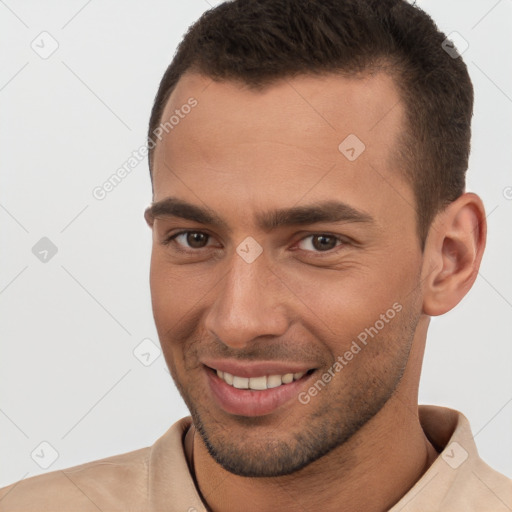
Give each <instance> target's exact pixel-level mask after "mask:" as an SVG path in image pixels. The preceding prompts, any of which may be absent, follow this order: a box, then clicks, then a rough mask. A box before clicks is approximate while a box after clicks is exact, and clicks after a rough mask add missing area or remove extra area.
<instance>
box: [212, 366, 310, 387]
mask: <svg viewBox="0 0 512 512" xmlns="http://www.w3.org/2000/svg"><path fill="white" fill-rule="evenodd" d="M305 373H306V372H297V373H286V374H284V375H268V376H267V375H262V376H260V377H251V378H247V377H238V376H237V375H232V374H231V373H228V372H223V371H221V370H217V375H218V376H219V378H221V379H222V380H223V381H224V382H226V383H227V384H229V385H230V386H233V387H235V388H237V389H253V390H255V391H262V390H265V389H271V388H277V387H278V386H281V385H282V384H289V383H290V382H293V381H294V380H299V379H301V378H302V377H303V376H304V375H305Z"/></svg>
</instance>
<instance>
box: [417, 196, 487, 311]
mask: <svg viewBox="0 0 512 512" xmlns="http://www.w3.org/2000/svg"><path fill="white" fill-rule="evenodd" d="M486 236H487V222H486V218H485V209H484V206H483V203H482V200H481V199H480V198H479V197H478V196H477V195H476V194H473V193H464V194H462V195H461V196H460V197H459V198H457V199H456V200H455V201H453V202H452V203H450V204H449V205H448V206H447V207H446V208H445V209H444V210H442V211H441V212H439V213H438V214H437V215H436V217H435V218H434V220H433V222H432V225H431V227H430V229H429V233H428V237H427V240H426V243H425V250H424V259H423V268H422V282H423V313H425V314H426V315H430V316H437V315H442V314H444V313H446V312H448V311H450V310H451V309H452V308H454V307H455V306H456V305H457V304H458V303H459V302H460V301H461V300H462V299H463V297H464V296H465V295H466V294H467V293H468V291H469V290H470V288H471V286H473V283H474V282H475V279H476V277H477V275H478V269H479V268H480V262H481V261H482V255H483V252H484V249H485V240H486Z"/></svg>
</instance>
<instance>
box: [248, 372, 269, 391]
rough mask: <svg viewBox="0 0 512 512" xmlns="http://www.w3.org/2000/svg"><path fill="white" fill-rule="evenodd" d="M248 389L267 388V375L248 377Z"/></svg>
mask: <svg viewBox="0 0 512 512" xmlns="http://www.w3.org/2000/svg"><path fill="white" fill-rule="evenodd" d="M249 389H258V390H261V389H267V377H265V375H263V377H251V378H250V379H249Z"/></svg>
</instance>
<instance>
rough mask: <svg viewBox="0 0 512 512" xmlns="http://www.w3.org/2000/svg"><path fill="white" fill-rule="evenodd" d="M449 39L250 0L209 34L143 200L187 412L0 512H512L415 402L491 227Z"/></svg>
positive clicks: (163, 123) (177, 79)
mask: <svg viewBox="0 0 512 512" xmlns="http://www.w3.org/2000/svg"><path fill="white" fill-rule="evenodd" d="M445 39H446V37H445V35H444V34H442V33H440V32H438V31H437V29H436V27H435V25H434V24H433V22H432V20H431V19H430V18H429V17H428V16H427V15H426V14H425V13H424V12H422V11H421V10H420V9H418V8H417V7H413V6H411V5H409V4H408V3H406V2H405V1H392V0H386V1H383V0H379V1H377V0H358V1H355V0H323V1H320V0H309V1H307V0H237V1H235V2H228V3H225V4H221V5H220V6H218V7H217V8H216V9H213V10H211V11H208V12H207V13H205V14H204V15H203V16H202V17H201V19H200V20H199V21H198V22H197V23H196V24H194V25H193V27H192V28H191V29H190V30H189V32H188V33H187V35H186V36H185V39H184V40H183V42H182V43H181V45H180V47H179V49H178V52H177V54H176V56H175V58H174V60H173V62H172V63H171V65H170V66H169V68H168V70H167V72H166V73H165V75H164V77H163V79H162V82H161V84H160V88H159V90H158V93H157V96H156V99H155V103H154V107H153V111H152V114H151V119H150V126H149V143H148V147H149V148H150V154H149V164H150V170H151V178H152V183H153V203H152V205H151V206H150V207H149V208H148V209H147V210H146V212H145V217H146V220H147V222H148V224H149V225H150V227H151V228H152V230H153V242H154V244H153V252H152V261H151V292H152V303H153V312H154V318H155V323H156V327H157V330H158V334H159V338H160V342H161V345H162V349H163V352H164V355H165V359H166V362H167V364H168V366H169V369H170V371H171V374H172V376H173V379H174V381H175V383H176V385H177V387H178V389H179V391H180V393H181V395H182V397H183V399H184V400H185V402H186V404H187V406H188V408H189V409H190V412H191V417H187V418H183V419H182V420H180V421H178V422H177V423H176V424H174V425H173V426H172V427H171V428H170V429H169V431H168V432H167V433H165V434H164V435H163V436H162V437H161V438H160V439H159V440H157V441H156V443H155V444H154V445H153V446H152V447H149V448H144V449H141V450H137V451H135V452H130V453H127V454H122V455H118V456H114V457H109V458H107V459H102V460H100V461H94V462H89V463H87V464H83V465H81V466H76V467H74V468H70V469H67V470H63V471H54V472H51V473H48V474H46V475H42V476H38V477H34V478H30V479H28V480H25V481H21V482H18V483H16V484H13V485H11V486H9V487H6V488H4V489H3V490H2V491H1V494H0V500H1V501H0V509H1V510H5V511H17V510H20V511H21V510H23V511H28V510H34V511H35V510H38V511H40V510H48V511H49V510H52V511H57V510H74V511H89V510H102V511H104V512H106V511H111V510H137V511H139V510H151V511H187V510H188V511H199V510H212V511H216V512H217V511H218V512H229V511H240V510H244V511H270V510H281V511H296V510H308V511H309V510H322V511H335V510H336V511H339V510H345V511H361V510H364V511H366V512H372V511H384V510H392V511H399V510H403V511H433V510H442V511H448V510H449V511H454V510H457V511H458V510H460V511H472V510H474V511H477V510H478V511H502V510H503V511H504V510H511V509H512V482H511V481H510V480H509V479H507V478H506V477H505V476H503V475H500V474H499V473H497V472H495V471H494V470H492V469H491V468H490V467H488V466H487V465H486V464H485V463H484V462H483V461H482V460H481V459H480V458H479V456H478V453H477V451H476V448H475V444H474V441H473V438H472V434H471V430H470V427H469V425H468V422H467V420H466V419H465V418H464V416H463V415H462V414H461V413H459V412H457V411H453V410H449V409H444V408H439V407H433V406H420V407H418V399H417V394H418V384H419V377H420V371H421V363H422V357H423V351H424V348H425V340H426V334H427V329H428V324H429V318H430V317H431V316H437V315H442V314H444V313H446V312H447V311H450V310H451V309H452V308H453V307H455V306H456V305H457V304H458V303H459V302H460V301H461V299H462V298H463V297H464V296H465V295H466V294H467V292H468V291H469V289H470V288H471V286H472V284H473V282H474V281H475V278H476V276H477V273H478V268H479V265H480V261H481V258H482V254H483V251H484V246H485V237H486V222H485V212H484V208H483V205H482V202H481V200H480V199H479V197H478V196H476V195H475V194H472V193H466V192H465V191H464V183H465V178H464V176H465V170H466V168H467V161H468V155H469V143H470V121H471V115H472V105H473V90H472V86H471V81H470V79H469V76H468V73H467V69H466V66H465V65H464V63H463V61H462V59H461V58H460V56H458V55H454V54H453V47H452V48H451V52H448V51H445V49H444V48H443V43H444V41H445Z"/></svg>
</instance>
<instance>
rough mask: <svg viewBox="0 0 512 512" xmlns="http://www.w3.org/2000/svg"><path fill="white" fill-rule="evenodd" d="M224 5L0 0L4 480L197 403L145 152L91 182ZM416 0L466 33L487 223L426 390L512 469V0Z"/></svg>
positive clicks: (127, 142) (434, 341) (0, 441)
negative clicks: (154, 280)
mask: <svg viewBox="0 0 512 512" xmlns="http://www.w3.org/2000/svg"><path fill="white" fill-rule="evenodd" d="M211 5H213V2H211V4H210V3H208V2H206V1H205V0H187V2H186V3H185V2H183V1H179V2H178V1H165V2H164V1H157V0H152V1H148V2H134V1H121V0H113V1H110V2H100V1H98V0H92V1H91V0H89V1H84V0H74V1H68V2H65V3H64V2H56V1H47V2H36V1H34V0H32V1H24V2H21V1H15V0H5V1H3V0H2V1H0V47H1V48H2V65H1V66H0V108H1V110H0V112H1V116H0V119H1V120H0V122H1V134H0V135H1V137H0V144H1V145H0V161H1V165H2V182H1V187H0V221H1V226H2V240H3V242H2V251H1V265H0V307H1V311H2V318H1V322H0V343H1V359H0V375H1V380H0V383H1V402H0V460H1V461H2V464H0V486H4V485H7V484H9V483H12V482H14V481H17V480H19V479H21V478H27V477H29V476H33V475H36V474H38V473H42V472H44V471H53V470H56V469H60V468H64V467H69V466H72V465H76V464H79V463H82V462H86V461H90V460H94V459H98V458H103V457H106V456H109V455H112V454H117V453H123V452H127V451H131V450H134V449H137V448H141V447H144V446H148V445H150V444H152V443H153V442H154V441H155V440H156V439H157V438H158V437H159V436H161V435H162V434H163V433H164V432H165V431H166V430H167V429H168V428H169V427H170V425H171V424H172V423H174V421H176V420H177V419H179V418H181V417H183V416H185V415H188V411H187V409H186V407H185V405H184V404H183V402H182V400H181V398H180V397H179V395H178V392H177V391H176V390H175V387H174V384H173V382H172V379H171V377H170V376H169V373H168V371H167V368H166V366H165V363H164V360H163V357H162V356H159V357H158V349H157V345H158V339H157V335H156V330H155V327H154V324H153V317H152V312H151V302H150V292H149V283H148V279H149V259H150V250H151V235H150V230H149V228H148V227H147V226H146V224H145V222H144V219H143V211H144V208H145V207H146V206H147V205H148V204H149V203H150V201H151V187H150V181H149V177H148V167H147V163H146V161H145V160H144V161H143V162H142V163H140V164H139V165H138V166H136V167H135V168H134V169H133V170H132V172H131V173H130V174H129V175H128V176H127V177H126V178H125V179H124V180H123V181H122V183H120V184H119V185H118V186H117V187H116V188H115V189H114V190H113V191H112V192H110V193H109V194H108V195H107V197H106V198H105V199H103V200H101V201H100V200H97V199H95V198H94V197H93V195H92V190H93V189H94V187H97V186H99V185H101V184H102V183H103V182H105V181H106V180H107V179H108V178H109V176H110V175H111V174H113V173H114V172H115V171H116V169H118V168H119V167H121V166H122V165H123V164H124V163H125V162H126V161H127V160H128V159H129V158H130V156H131V155H132V153H133V151H136V150H138V149H139V148H140V147H141V146H142V145H144V143H145V134H146V127H147V122H148V119H149V113H150V108H151V105H152V101H153V98H154V95H155V93H156V90H157V86H158V83H159V81H160V79H161V76H162V74H163V72H164V71H165V68H166V67H167V65H168V64H169V62H170V60H171V58H172V56H173V54H174V51H175V49H176V46H177V44H178V42H179V40H180V39H181V36H182V34H183V33H184V32H185V30H186V29H187V27H188V26H189V25H190V24H191V23H192V22H193V21H194V20H196V19H197V18H198V17H199V16H200V15H201V13H202V12H203V11H205V10H206V9H209V8H210V6H211ZM419 5H420V6H421V7H422V8H424V9H425V10H426V11H427V12H428V13H430V14H431V15H432V17H433V18H434V20H435V21H436V23H437V24H438V25H439V27H440V28H441V29H442V30H443V31H444V32H445V33H446V34H449V33H452V32H454V31H456V32H458V33H459V34H460V35H461V36H462V37H463V38H464V39H465V40H466V41H467V42H468V44H469V47H468V49H467V50H466V51H465V52H464V54H463V57H464V60H465V62H466V63H467V64H468V67H469V72H470V74H471V77H472V80H473V84H474V87H475V94H476V101H475V115H474V119H473V142H472V154H471V160H470V169H469V173H468V190H471V191H474V192H477V193H479V194H480V195H481V197H482V198H483V200H484V203H485V205H486V209H487V214H488V222H489V238H488V246H487V250H486V255H485V256H484V260H483V264H482V268H481V275H480V276H479V278H478V280H477V282H476V284H475V285H474V287H473V289H472V291H471V292H470V294H469V295H468V296H467V297H466V298H465V299H464V300H463V301H462V302H461V304H460V305H459V306H458V307H457V308H456V309H455V310H454V311H452V312H450V313H449V314H447V315H445V316H444V317H440V318H434V319H433V321H432V324H431V328H430V334H429V340H428V344H427V351H426V356H425V363H424V370H423V375H422V383H421V388H420V402H421V403H432V404H438V405H445V406H448V407H453V408H455V409H458V410H460V411H462V412H463V413H464V414H465V415H466V416H467V417H468V418H469V420H470V422H471V425H472V429H473V433H474V434H475V437H476V442H477V446H478V447H479V451H480V453H481V455H482V457H483V458H484V460H486V461H487V462H488V463H489V464H490V465H491V466H493V467H494V468H496V469H497V470H499V471H501V472H503V473H505V474H507V475H508V476H509V477H512V441H511V432H512V403H511V402H512V377H511V361H512V343H511V341H512V340H511V330H512V314H511V313H512V274H511V265H510V263H511V262H512V257H511V256H512V236H511V229H510V224H511V223H510V220H511V215H512V200H511V199H512V175H511V172H510V164H511V155H510V146H511V143H512V138H511V135H512V133H511V132H512V130H511V120H512V73H511V68H512V64H511V60H510V57H509V56H510V51H511V49H512V48H511V40H512V36H511V30H510V27H511V24H512V1H511V0H500V1H496V0H478V1H477V0H473V1H464V2H463V1H446V0H425V1H420V2H419ZM42 32H47V33H48V34H49V35H48V34H43V35H40V34H41V33H42ZM56 44H58V48H57V49H56V51H55V52H54V53H53V54H52V55H50V56H47V55H43V56H45V57H47V58H42V57H41V56H40V55H41V53H43V54H44V52H49V51H50V50H51V49H52V45H56ZM31 45H32V46H31ZM33 47H35V48H36V49H37V50H36V51H35V50H34V49H33ZM43 237H47V238H48V239H49V240H51V242H52V243H53V244H54V246H56V248H57V250H58V252H57V253H56V254H55V255H54V256H53V257H52V256H51V251H50V252H49V253H48V254H47V255H46V258H47V261H46V262H43V261H40V259H39V257H36V255H35V254H34V253H33V247H34V246H35V245H36V244H37V243H38V242H39V241H40V239H41V238H43ZM40 243H41V244H43V246H41V247H43V249H41V247H40V246H36V248H37V247H39V249H38V250H39V251H41V250H43V251H44V250H45V247H46V246H44V244H45V243H47V242H40ZM46 249H48V248H47V247H46ZM35 252H36V253H37V252H38V251H37V250H35ZM40 257H43V256H40ZM148 339H149V340H151V341H147V340H148ZM143 340H146V341H145V342H144V344H143V345H142V346H141V347H140V348H138V349H137V348H136V347H138V346H139V344H140V343H141V342H142V341H143ZM134 349H135V352H136V353H137V354H139V358H140V359H142V361H143V362H144V363H146V364H148V363H150V362H151V364H149V365H147V366H146V365H145V364H143V362H141V361H140V360H139V359H138V358H137V357H136V356H135V355H134ZM141 354H146V355H144V356H141ZM147 354H149V355H147ZM41 443H44V444H41ZM54 459H55V460H54ZM45 466H47V468H46V469H45Z"/></svg>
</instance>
